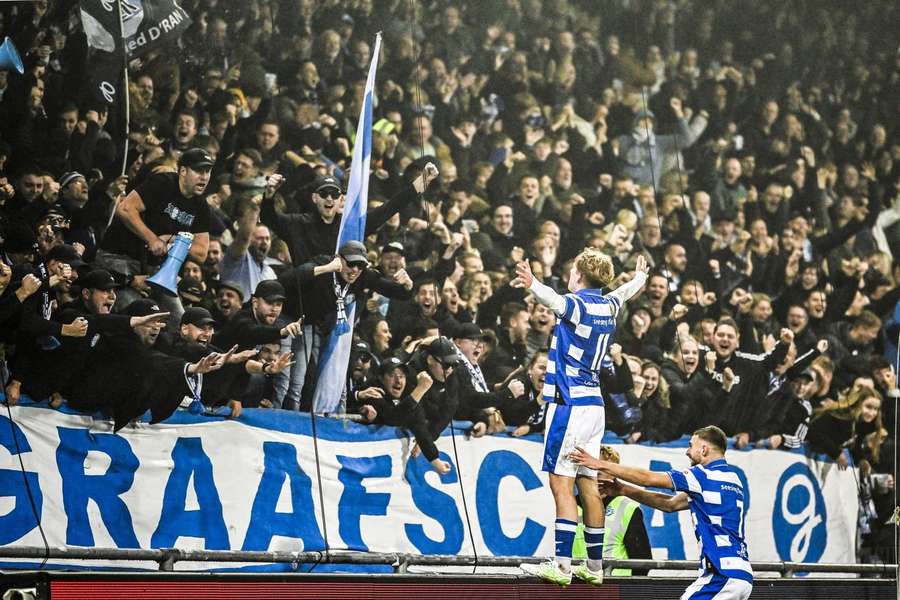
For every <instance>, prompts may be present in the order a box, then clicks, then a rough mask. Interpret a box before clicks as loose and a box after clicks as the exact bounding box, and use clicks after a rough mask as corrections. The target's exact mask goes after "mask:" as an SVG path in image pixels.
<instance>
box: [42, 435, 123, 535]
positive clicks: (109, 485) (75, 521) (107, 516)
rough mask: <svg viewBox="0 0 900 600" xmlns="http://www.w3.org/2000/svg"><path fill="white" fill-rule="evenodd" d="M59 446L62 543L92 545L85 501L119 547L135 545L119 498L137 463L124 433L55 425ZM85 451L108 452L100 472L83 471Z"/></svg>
mask: <svg viewBox="0 0 900 600" xmlns="http://www.w3.org/2000/svg"><path fill="white" fill-rule="evenodd" d="M57 431H58V432H59V447H58V448H57V450H56V465H57V467H58V468H59V475H60V477H61V478H62V495H63V508H64V509H65V511H66V518H67V522H68V523H67V525H66V544H69V545H71V546H93V545H94V534H93V533H92V532H91V524H90V521H89V519H88V511H87V508H88V501H89V500H93V501H94V502H96V503H97V507H98V508H99V509H100V518H101V519H102V520H103V524H104V525H105V526H106V529H107V531H109V535H110V537H112V539H113V541H114V542H115V543H116V546H118V547H119V548H139V547H140V544H138V540H137V536H135V534H134V525H133V524H132V522H131V513H129V512H128V506H126V505H125V502H124V501H123V500H122V498H120V497H119V496H121V495H122V494H124V493H125V492H127V491H128V490H130V489H131V484H133V483H134V474H135V472H136V471H137V469H138V466H139V465H140V463H139V462H138V458H137V456H135V455H134V452H133V451H132V450H131V446H130V445H129V444H128V442H127V441H126V440H125V438H124V437H122V436H118V435H115V434H112V433H93V434H92V433H91V432H90V431H88V430H87V429H72V428H69V427H57ZM88 452H102V453H104V454H106V455H108V456H109V459H110V462H109V468H108V469H107V470H106V473H104V474H103V475H90V474H88V473H85V470H84V461H85V459H86V458H87V456H88Z"/></svg>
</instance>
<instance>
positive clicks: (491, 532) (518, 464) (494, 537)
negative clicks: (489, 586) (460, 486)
mask: <svg viewBox="0 0 900 600" xmlns="http://www.w3.org/2000/svg"><path fill="white" fill-rule="evenodd" d="M504 477H515V478H516V479H518V480H519V481H520V482H521V484H522V487H523V488H525V491H526V492H530V491H531V490H534V489H537V488H539V487H541V486H543V484H542V483H541V480H540V479H538V476H537V475H535V474H534V471H533V470H532V468H531V467H530V466H528V463H527V462H525V460H524V459H523V458H522V457H520V456H519V455H518V454H516V453H515V452H510V451H509V450H495V451H494V452H491V453H490V454H488V455H487V456H485V457H484V460H483V461H482V462H481V467H480V468H479V469H478V483H477V484H476V486H475V506H476V508H477V510H478V523H479V525H480V527H481V535H482V537H483V539H484V544H485V545H486V546H487V547H488V550H490V551H491V553H492V554H495V555H512V556H531V555H533V554H534V552H535V551H536V550H537V548H538V546H539V545H540V543H541V540H542V539H543V538H544V533H545V532H546V531H547V528H546V527H544V526H542V525H540V524H538V523H536V522H535V521H533V520H531V519H528V518H526V519H525V525H524V526H523V527H522V531H521V533H519V535H517V536H516V537H509V536H507V535H506V534H505V533H503V527H502V526H501V523H502V522H503V520H502V519H501V518H500V482H501V481H503V478H504Z"/></svg>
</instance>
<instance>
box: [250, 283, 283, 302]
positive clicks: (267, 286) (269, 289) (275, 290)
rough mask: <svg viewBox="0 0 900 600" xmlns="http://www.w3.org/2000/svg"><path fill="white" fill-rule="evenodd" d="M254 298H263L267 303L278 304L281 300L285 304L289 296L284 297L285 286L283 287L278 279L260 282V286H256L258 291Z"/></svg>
mask: <svg viewBox="0 0 900 600" xmlns="http://www.w3.org/2000/svg"><path fill="white" fill-rule="evenodd" d="M253 296H254V297H256V298H262V299H263V300H265V301H266V302H277V301H279V300H280V301H281V302H284V300H285V299H286V298H287V296H285V295H284V286H283V285H281V284H280V283H279V282H278V280H277V279H267V280H265V281H260V282H259V285H257V286H256V291H254V292H253Z"/></svg>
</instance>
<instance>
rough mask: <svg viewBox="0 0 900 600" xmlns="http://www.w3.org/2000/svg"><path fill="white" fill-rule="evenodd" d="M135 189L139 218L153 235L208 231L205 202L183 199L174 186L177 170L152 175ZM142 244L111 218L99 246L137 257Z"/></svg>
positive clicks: (139, 258)
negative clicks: (139, 204)
mask: <svg viewBox="0 0 900 600" xmlns="http://www.w3.org/2000/svg"><path fill="white" fill-rule="evenodd" d="M136 190H137V193H138V194H140V195H141V199H142V200H143V201H144V208H145V210H144V212H142V213H141V218H142V219H143V220H144V223H145V224H146V225H147V227H148V228H149V229H150V231H152V232H153V233H155V234H156V235H158V236H163V235H172V234H175V233H178V232H180V231H189V232H191V233H193V234H197V233H208V232H209V223H210V215H209V205H208V204H207V203H206V200H205V199H204V198H203V197H202V196H194V197H193V198H185V197H184V196H183V195H182V194H181V190H179V188H178V174H177V173H158V174H156V175H152V176H151V177H150V178H149V179H147V181H146V182H144V183H142V184H141V185H139V186H138V187H137V188H136ZM145 246H146V244H145V243H144V240H142V239H140V238H139V237H138V236H136V235H135V234H133V233H132V232H131V230H130V229H128V227H126V226H125V223H124V222H122V220H121V219H115V220H114V221H113V223H112V225H110V227H109V229H108V230H107V231H106V235H105V236H104V237H103V243H102V245H101V248H102V249H103V250H106V251H107V252H114V253H116V254H127V255H128V256H130V257H132V258H135V259H137V260H141V258H142V257H143V256H144V248H145Z"/></svg>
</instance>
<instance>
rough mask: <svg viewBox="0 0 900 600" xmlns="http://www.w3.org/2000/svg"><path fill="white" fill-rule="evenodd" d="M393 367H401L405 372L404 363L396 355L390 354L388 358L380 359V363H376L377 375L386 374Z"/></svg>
mask: <svg viewBox="0 0 900 600" xmlns="http://www.w3.org/2000/svg"><path fill="white" fill-rule="evenodd" d="M394 369H403V371H404V372H407V366H406V363H405V362H403V361H402V360H400V359H399V358H397V357H396V356H392V357H390V358H386V359H384V360H383V361H381V364H380V365H378V375H379V376H382V375H387V374H388V373H390V372H391V371H393V370H394Z"/></svg>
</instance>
